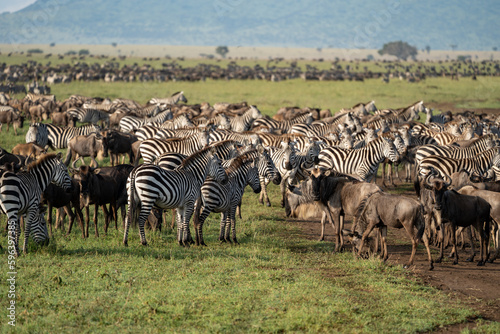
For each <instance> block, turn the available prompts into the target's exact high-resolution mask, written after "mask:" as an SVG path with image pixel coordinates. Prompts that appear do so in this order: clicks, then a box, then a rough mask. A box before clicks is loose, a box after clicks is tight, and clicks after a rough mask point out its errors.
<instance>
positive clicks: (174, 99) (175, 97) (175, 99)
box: [149, 92, 188, 104]
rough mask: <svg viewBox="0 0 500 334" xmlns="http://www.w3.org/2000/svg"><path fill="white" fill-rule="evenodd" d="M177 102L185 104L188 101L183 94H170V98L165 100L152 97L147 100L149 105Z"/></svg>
mask: <svg viewBox="0 0 500 334" xmlns="http://www.w3.org/2000/svg"><path fill="white" fill-rule="evenodd" d="M179 101H180V102H184V103H187V101H188V100H187V99H186V97H185V96H184V92H176V93H174V94H172V96H170V97H166V98H159V97H153V98H152V99H151V100H149V104H158V103H161V104H177V103H179Z"/></svg>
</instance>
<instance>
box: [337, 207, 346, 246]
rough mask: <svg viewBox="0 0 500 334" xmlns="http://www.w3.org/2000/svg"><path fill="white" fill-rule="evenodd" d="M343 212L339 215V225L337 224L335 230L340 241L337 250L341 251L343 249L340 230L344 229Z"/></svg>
mask: <svg viewBox="0 0 500 334" xmlns="http://www.w3.org/2000/svg"><path fill="white" fill-rule="evenodd" d="M344 218H345V216H344V214H343V213H342V214H341V215H340V220H339V225H338V226H337V230H336V231H335V233H336V234H337V239H338V241H339V243H340V246H338V250H339V251H340V252H341V251H343V250H344V236H343V234H342V230H343V229H344Z"/></svg>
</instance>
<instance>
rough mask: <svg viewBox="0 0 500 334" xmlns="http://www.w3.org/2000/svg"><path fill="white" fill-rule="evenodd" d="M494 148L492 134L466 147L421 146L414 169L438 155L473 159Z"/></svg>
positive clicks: (494, 138) (494, 137)
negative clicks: (427, 159)
mask: <svg viewBox="0 0 500 334" xmlns="http://www.w3.org/2000/svg"><path fill="white" fill-rule="evenodd" d="M495 146H496V136H495V135H493V134H489V135H484V136H482V137H480V138H477V139H473V140H472V141H470V143H468V144H467V145H466V146H463V147H460V146H454V145H446V146H442V145H424V146H421V147H420V148H419V149H418V150H417V152H416V156H415V162H416V168H417V169H418V168H419V165H420V162H421V161H422V160H423V159H425V158H426V157H429V156H431V155H439V156H443V157H449V158H453V159H467V158H473V157H474V156H476V155H477V154H479V153H481V152H484V151H485V150H488V149H490V148H493V147H495Z"/></svg>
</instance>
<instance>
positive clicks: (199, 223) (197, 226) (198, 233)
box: [193, 206, 212, 246]
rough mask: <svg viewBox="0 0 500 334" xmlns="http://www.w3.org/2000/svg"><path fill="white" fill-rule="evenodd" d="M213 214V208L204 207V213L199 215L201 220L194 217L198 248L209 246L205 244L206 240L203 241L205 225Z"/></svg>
mask: <svg viewBox="0 0 500 334" xmlns="http://www.w3.org/2000/svg"><path fill="white" fill-rule="evenodd" d="M210 212H212V210H211V208H209V207H206V206H205V207H203V211H202V212H201V214H200V215H199V218H196V217H194V218H193V222H196V221H197V223H195V226H194V228H195V232H196V245H197V246H206V245H207V244H206V243H205V240H204V239H203V224H204V223H205V220H206V219H207V217H208V215H209V214H210Z"/></svg>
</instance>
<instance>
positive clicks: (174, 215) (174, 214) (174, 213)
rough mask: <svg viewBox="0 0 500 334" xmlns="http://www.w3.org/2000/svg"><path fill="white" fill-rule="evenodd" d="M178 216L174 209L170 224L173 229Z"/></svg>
mask: <svg viewBox="0 0 500 334" xmlns="http://www.w3.org/2000/svg"><path fill="white" fill-rule="evenodd" d="M176 216H177V213H176V211H175V209H172V224H170V227H171V228H172V230H173V229H175V219H176Z"/></svg>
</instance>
